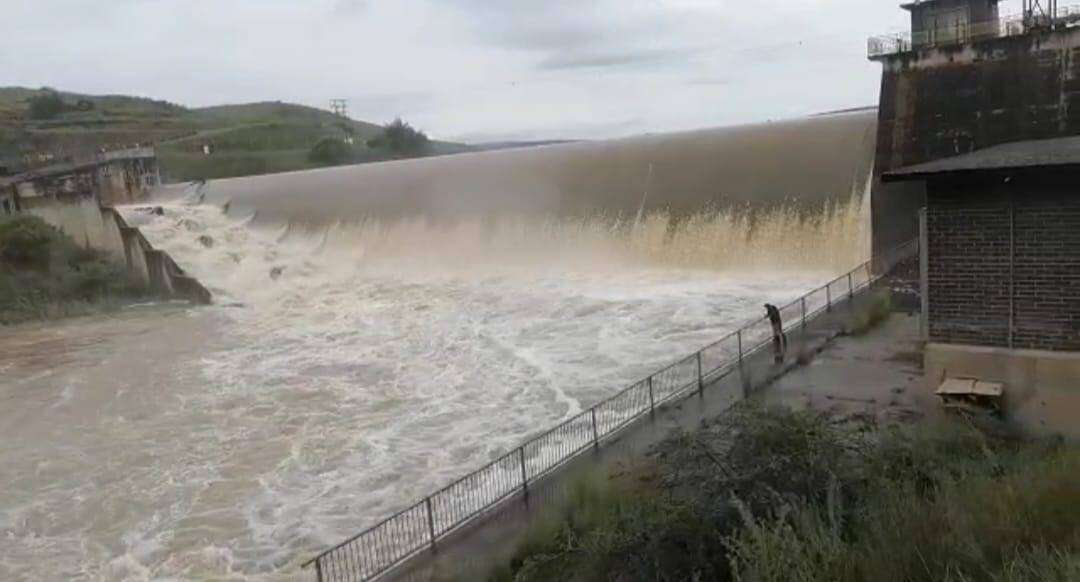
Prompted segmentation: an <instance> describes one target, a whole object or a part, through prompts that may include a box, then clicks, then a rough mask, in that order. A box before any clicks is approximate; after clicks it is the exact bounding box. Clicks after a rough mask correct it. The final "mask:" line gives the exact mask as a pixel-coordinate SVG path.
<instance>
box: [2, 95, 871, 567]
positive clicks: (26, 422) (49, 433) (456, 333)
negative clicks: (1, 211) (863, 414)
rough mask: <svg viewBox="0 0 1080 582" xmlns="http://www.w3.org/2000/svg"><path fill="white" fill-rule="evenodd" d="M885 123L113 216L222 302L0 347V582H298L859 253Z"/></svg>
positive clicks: (182, 196) (599, 147) (459, 168)
mask: <svg viewBox="0 0 1080 582" xmlns="http://www.w3.org/2000/svg"><path fill="white" fill-rule="evenodd" d="M874 119H875V117H874V116H873V115H872V114H871V113H867V112H860V113H856V114H845V115H838V116H828V117H819V118H812V119H806V120H796V121H792V122H785V123H777V124H767V125H762V126H752V127H744V128H728V129H717V130H707V131H701V132H690V133H687V134H669V135H658V136H645V137H640V138H633V139H628V140H614V141H610V142H597V143H592V144H570V145H567V146H555V147H550V148H536V149H531V150H515V151H506V152H495V153H490V154H466V155H460V156H447V157H443V158H431V159H427V160H413V161H408V162H389V163H385V164H369V165H365V166H353V167H342V168H331V169H325V170H318V171H311V172H298V173H293V174H286V175H280V176H259V177H253V178H243V179H234V180H221V181H213V182H210V183H207V184H205V185H202V186H199V187H195V186H185V187H181V188H165V189H163V190H162V191H161V192H159V193H157V195H156V197H155V200H153V201H152V202H150V204H153V205H160V206H161V212H160V213H158V212H153V211H150V212H147V211H146V209H145V208H139V207H129V208H121V209H119V210H120V211H121V213H122V214H123V215H124V217H125V218H126V219H127V221H128V222H129V223H130V224H132V225H134V226H137V227H138V228H139V229H140V230H141V231H142V233H143V234H144V235H145V236H146V237H147V238H148V239H149V241H150V242H151V243H152V244H153V246H154V247H155V248H158V249H162V250H164V251H165V252H167V253H168V254H169V255H170V256H171V257H172V258H173V259H175V261H176V262H177V263H178V264H179V265H180V266H181V267H182V268H183V269H185V270H186V271H188V272H189V273H190V274H191V275H193V276H194V277H196V278H197V279H199V281H200V282H202V283H203V284H204V285H206V286H207V287H208V288H209V289H210V290H211V291H212V292H213V294H214V298H215V304H214V305H212V306H210V307H205V308H192V307H189V306H186V305H160V304H157V305H144V306H136V307H132V308H128V309H125V310H124V311H123V312H122V313H120V314H118V315H109V316H97V317H86V318H80V319H73V320H68V321H63V322H54V323H50V324H48V325H45V324H40V325H26V326H20V327H19V328H17V329H15V330H14V331H13V332H11V333H7V331H6V330H5V333H4V335H2V336H0V353H3V354H4V355H5V359H4V360H3V362H2V363H0V378H2V382H0V402H2V403H3V405H2V406H0V463H2V466H3V471H0V547H2V548H3V551H2V552H0V579H3V580H8V579H12V580H22V579H29V580H66V579H75V580H148V579H205V578H223V577H229V578H236V579H254V580H267V579H269V580H273V579H293V578H295V576H296V574H297V570H298V568H299V565H300V563H301V562H302V561H304V560H306V559H307V558H310V557H311V556H312V555H314V554H315V553H316V552H318V551H319V550H321V549H324V548H325V547H327V546H329V545H332V544H335V543H337V542H339V541H341V540H343V539H345V538H346V537H348V536H350V535H352V534H354V533H356V532H358V531H359V530H361V529H363V528H364V527H366V526H369V525H371V524H372V523H374V522H376V521H378V520H379V519H381V518H384V517H386V516H387V515H389V514H391V513H393V512H394V511H395V510H397V509H400V508H402V507H404V506H407V505H409V504H411V503H412V502H414V501H415V500H416V499H418V498H420V497H422V496H423V495H425V494H427V493H430V492H432V491H434V490H436V489H438V488H439V487H441V486H443V485H445V484H446V483H448V482H450V481H452V480H453V479H454V478H456V477H458V476H460V475H462V474H464V473H466V472H468V471H469V470H472V469H474V468H476V467H478V466H480V465H483V464H484V463H485V462H487V461H489V460H491V459H492V458H495V457H497V456H498V455H500V454H502V453H504V452H506V451H508V450H510V449H511V448H513V447H515V446H516V445H518V444H520V443H521V442H522V441H523V440H525V439H526V438H528V437H529V436H531V435H534V434H536V433H539V432H542V431H543V430H545V429H546V428H548V427H550V426H552V425H554V424H556V423H558V422H560V421H561V420H563V419H565V418H567V417H568V416H571V415H573V414H575V413H576V412H578V411H579V410H581V409H582V408H584V407H586V406H589V405H591V404H593V403H595V402H597V401H599V400H601V399H603V398H605V397H607V396H610V395H612V394H614V393H616V392H617V391H619V390H620V389H621V388H623V387H625V386H626V385H628V384H629V383H631V382H633V381H635V380H638V379H639V378H641V377H643V376H645V375H646V374H647V373H649V372H652V371H654V370H656V369H658V368H660V367H662V366H664V365H667V364H669V363H671V362H673V361H675V360H678V359H680V358H681V357H683V356H684V355H686V354H689V353H691V352H693V351H695V350H697V349H698V348H700V347H701V346H703V345H705V344H707V343H710V342H711V341H713V340H715V339H717V338H719V337H721V336H723V335H724V334H726V333H728V332H729V331H732V330H733V329H735V328H736V327H738V326H739V325H741V324H742V323H744V322H745V321H747V320H748V319H750V318H753V317H759V316H760V315H761V306H762V304H763V303H765V302H772V303H782V302H786V301H787V300H790V299H794V298H795V297H797V296H799V295H801V294H802V293H803V292H804V291H806V290H807V289H809V288H811V287H815V286H817V285H820V284H822V283H824V282H825V281H826V280H828V279H830V278H832V276H833V275H835V274H838V273H840V272H843V271H846V270H848V269H850V268H851V267H853V266H855V265H856V264H858V263H860V262H862V261H863V260H864V259H865V258H866V253H867V248H868V245H867V244H866V240H867V234H868V233H867V232H866V231H865V228H864V227H865V225H866V220H865V212H866V205H867V202H868V200H867V197H866V196H863V195H862V189H863V185H865V183H866V181H867V180H868V179H869V175H870V172H869V160H870V159H871V158H872V151H873V149H872V140H869V139H868V136H872V135H873V132H872V128H873V123H874ZM852 190H855V192H854V193H852ZM849 195H850V199H848V196H849ZM714 206H715V208H714Z"/></svg>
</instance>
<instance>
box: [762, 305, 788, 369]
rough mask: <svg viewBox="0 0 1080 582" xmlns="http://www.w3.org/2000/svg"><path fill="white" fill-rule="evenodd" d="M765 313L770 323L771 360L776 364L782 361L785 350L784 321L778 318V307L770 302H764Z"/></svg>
mask: <svg viewBox="0 0 1080 582" xmlns="http://www.w3.org/2000/svg"><path fill="white" fill-rule="evenodd" d="M765 314H766V315H767V316H768V318H769V323H770V324H772V333H773V338H772V345H773V361H774V362H776V363H777V364H782V363H784V352H785V351H786V350H787V336H786V335H784V323H783V321H782V320H781V319H780V309H779V308H777V307H776V306H775V305H772V304H771V303H766V304H765Z"/></svg>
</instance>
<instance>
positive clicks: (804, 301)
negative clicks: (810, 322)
mask: <svg viewBox="0 0 1080 582" xmlns="http://www.w3.org/2000/svg"><path fill="white" fill-rule="evenodd" d="M799 303H801V304H802V329H803V331H806V295H803V296H802V297H801V298H800V299H799Z"/></svg>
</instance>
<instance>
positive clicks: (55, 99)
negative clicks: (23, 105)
mask: <svg viewBox="0 0 1080 582" xmlns="http://www.w3.org/2000/svg"><path fill="white" fill-rule="evenodd" d="M28 103H29V105H30V118H31V119H52V118H54V117H56V116H58V115H60V114H61V113H63V112H64V111H66V110H67V104H66V103H64V100H63V98H61V97H60V94H59V93H57V92H55V91H45V92H44V93H42V94H41V95H36V96H34V97H31V98H30V99H29V101H28Z"/></svg>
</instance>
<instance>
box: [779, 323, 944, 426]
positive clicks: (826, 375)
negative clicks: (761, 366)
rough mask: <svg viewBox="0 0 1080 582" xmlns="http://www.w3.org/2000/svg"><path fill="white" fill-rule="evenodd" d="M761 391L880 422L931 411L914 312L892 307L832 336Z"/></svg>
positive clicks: (798, 405)
mask: <svg viewBox="0 0 1080 582" xmlns="http://www.w3.org/2000/svg"><path fill="white" fill-rule="evenodd" d="M760 397H761V398H763V399H764V400H765V401H766V402H774V403H782V404H785V405H788V406H791V407H794V408H814V409H816V410H821V411H823V412H828V413H829V414H831V415H835V416H858V417H862V418H866V419H873V420H876V421H877V422H878V423H881V424H887V423H890V422H909V421H912V420H915V419H918V418H921V417H923V416H925V415H926V414H929V413H933V412H935V411H936V409H935V407H934V406H933V404H934V402H933V399H932V396H931V395H930V394H928V393H927V392H926V390H925V389H923V380H922V344H921V342H920V340H919V318H918V316H917V315H908V314H904V313H894V314H892V316H891V317H889V319H887V320H886V321H884V322H882V323H881V324H880V325H879V326H878V327H875V328H874V329H872V330H870V331H869V332H867V333H865V334H863V335H858V336H842V337H838V338H836V339H835V340H834V341H833V342H831V343H830V344H829V345H828V347H826V348H825V349H824V350H822V351H821V352H820V353H818V354H817V355H816V356H815V357H814V358H813V359H812V360H810V361H809V362H808V363H807V364H806V365H805V366H799V367H797V368H794V369H792V370H790V371H789V372H788V373H786V374H784V375H783V376H781V377H779V378H777V379H776V380H774V381H773V382H772V384H770V385H769V386H768V387H767V388H765V389H764V390H762V391H761V396H760Z"/></svg>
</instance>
